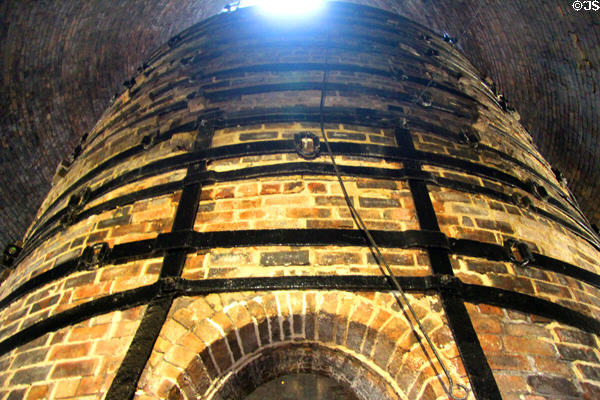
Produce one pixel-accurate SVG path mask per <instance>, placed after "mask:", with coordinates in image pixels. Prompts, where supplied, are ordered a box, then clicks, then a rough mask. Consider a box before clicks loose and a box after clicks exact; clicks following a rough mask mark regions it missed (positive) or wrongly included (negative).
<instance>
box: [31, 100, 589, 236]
mask: <svg viewBox="0 0 600 400" xmlns="http://www.w3.org/2000/svg"><path fill="white" fill-rule="evenodd" d="M260 111H261V113H259V114H257V112H256V111H254V112H253V113H251V114H248V113H243V112H242V113H238V114H239V116H238V117H237V118H235V117H231V118H228V119H222V120H220V121H217V122H216V123H218V126H215V128H216V129H221V128H225V127H230V126H238V125H239V126H243V125H248V124H253V123H259V122H260V123H269V122H273V123H275V122H282V121H288V120H289V121H312V122H317V121H318V118H319V114H318V111H316V110H312V111H311V110H310V109H309V108H302V107H301V108H298V109H290V110H288V111H287V113H286V111H285V110H281V109H273V110H272V111H271V112H269V111H268V110H260ZM244 114H246V115H247V116H246V117H242V116H243V115H244ZM326 114H327V121H328V122H339V123H355V124H362V125H364V124H365V118H367V120H368V121H369V122H370V123H371V124H375V125H379V126H381V127H384V126H388V127H389V126H393V121H396V120H398V119H399V118H400V117H401V116H402V115H398V114H395V113H382V112H376V111H373V110H366V109H365V110H358V109H344V108H342V109H329V110H327V112H326ZM286 115H287V117H286ZM407 118H408V121H409V122H410V123H411V124H413V123H414V124H416V126H419V127H420V129H425V130H426V131H432V132H433V133H434V134H436V135H440V136H443V137H447V138H454V139H456V134H454V133H452V132H450V131H448V130H446V129H444V128H442V127H437V126H435V125H431V124H426V123H423V122H422V121H413V120H412V119H411V118H410V116H407ZM195 126H196V123H195V122H190V123H186V124H183V125H180V126H176V127H173V128H171V129H170V130H169V131H167V132H165V133H163V134H161V135H159V136H158V137H157V139H156V141H157V142H156V143H160V142H162V141H165V140H169V139H170V138H171V137H172V136H173V135H174V134H176V133H179V132H189V131H193V130H194V129H195ZM260 143H264V142H260ZM267 143H268V142H267ZM338 143H340V142H338ZM341 144H344V143H343V142H341ZM244 145H246V146H248V145H249V147H248V150H247V151H248V152H250V153H248V154H252V155H260V154H259V153H258V152H257V150H256V149H253V143H246V144H244ZM354 145H356V144H354ZM359 146H360V145H359ZM369 146H370V148H365V149H362V150H359V153H360V152H362V155H364V154H367V153H365V152H366V151H368V150H371V149H373V148H375V147H385V146H373V145H369ZM238 148H239V146H238ZM482 148H486V149H487V150H490V151H494V153H495V154H496V155H499V156H501V157H502V158H504V159H505V160H507V161H509V162H511V163H514V164H516V165H518V166H519V167H521V168H524V169H526V170H527V171H528V172H529V173H532V174H534V175H535V176H536V177H537V178H538V179H541V180H543V181H544V182H545V184H547V185H549V186H551V187H553V189H554V190H556V191H557V192H558V193H561V190H560V188H558V187H557V186H556V185H555V184H554V183H553V182H551V181H549V180H548V179H547V178H545V177H544V176H542V175H541V174H539V172H537V171H536V170H534V169H533V168H531V167H529V166H528V165H526V164H524V163H522V162H520V161H519V160H516V159H515V158H514V157H512V156H510V155H508V154H505V153H503V152H500V151H498V150H495V149H491V148H488V147H486V146H482ZM223 149H225V150H224V152H225V154H226V155H227V156H229V157H236V156H241V155H243V154H241V153H239V151H237V152H236V151H235V150H236V149H235V147H232V146H225V147H223V148H217V149H215V150H216V152H217V153H218V152H219V151H220V152H223ZM286 150H287V152H290V151H294V148H293V145H290V143H288V144H287V147H285V148H283V149H282V152H286ZM339 150H342V152H339V154H342V155H343V154H345V153H344V152H343V151H344V149H339ZM141 151H143V146H142V145H137V146H134V147H132V148H130V149H127V150H125V151H123V152H121V153H119V154H116V155H115V156H113V157H111V158H109V159H108V160H106V161H104V162H102V163H101V164H99V165H98V166H96V167H95V168H94V169H92V170H90V171H89V172H87V173H86V174H85V175H84V176H83V177H81V178H80V179H78V180H77V181H76V182H74V183H73V184H71V185H70V186H69V187H68V188H67V189H65V190H64V191H63V193H62V194H61V195H59V196H58V197H57V198H56V199H55V200H54V201H53V203H52V204H51V205H49V206H48V208H47V209H46V211H45V212H44V213H43V214H42V216H41V217H40V218H39V219H38V220H37V222H36V223H35V224H34V226H33V228H32V234H30V235H29V237H30V238H32V237H33V236H34V234H35V231H36V230H38V226H39V225H40V224H41V223H42V221H45V219H46V217H47V215H48V213H49V212H50V211H51V210H52V209H53V208H54V207H55V206H56V204H58V202H59V201H61V200H62V199H64V198H65V197H66V196H67V195H68V194H69V193H71V192H73V191H74V190H75V189H76V188H78V187H80V186H82V185H83V184H84V183H85V182H88V181H89V180H90V179H92V178H93V177H95V176H97V175H98V174H99V173H101V172H102V171H104V170H105V169H107V168H111V167H113V166H115V165H118V164H119V163H120V162H122V161H124V160H125V159H127V158H129V157H131V156H133V155H136V154H138V153H139V152H141ZM211 151H212V150H210V151H209V153H206V154H203V155H200V156H201V157H202V156H204V157H205V158H206V159H211V158H212V157H214V155H213V154H210V152H211ZM269 151H270V152H272V151H273V149H270V150H269ZM420 153H422V154H424V155H425V160H426V159H427V158H428V154H432V153H423V152H420ZM267 154H271V153H267ZM354 155H356V152H355V154H354ZM359 155H360V154H359ZM370 155H371V154H370ZM383 155H384V157H385V156H386V155H385V153H384V154H383ZM198 156H199V155H196V156H195V158H196V159H198ZM371 156H376V157H381V156H382V155H381V154H377V152H375V153H374V154H372V155H371ZM413 156H414V157H417V155H415V154H413ZM186 158H188V160H186ZM448 158H449V157H446V159H448ZM173 159H174V160H172V161H175V160H180V161H181V162H182V163H185V161H188V162H190V161H192V160H189V157H185V155H184V156H177V157H174V158H173ZM161 161H162V160H161ZM161 161H159V162H155V163H152V164H150V165H148V166H146V167H143V169H146V170H147V169H148V167H150V166H152V169H156V168H157V167H159V166H160V165H161V164H160V163H161ZM437 161H438V162H439V161H440V160H439V159H438V160H437ZM171 163H172V164H177V163H175V162H171ZM466 165H468V164H466ZM475 165H477V164H475ZM464 166H465V164H463V165H462V166H461V167H462V168H464ZM455 167H457V166H455ZM471 167H472V166H469V169H468V170H467V171H466V172H471V171H472V168H471ZM487 168H488V169H489V167H487ZM491 170H494V169H491ZM496 171H497V170H496ZM140 172H141V171H140ZM480 174H481V173H480ZM124 175H125V176H127V175H128V174H124ZM506 175H507V174H505V176H506ZM139 176H144V175H143V174H142V173H140V174H139ZM483 176H485V172H484V173H483ZM130 178H131V177H130ZM513 179H514V180H516V182H518V184H517V187H520V188H521V189H523V190H525V191H528V192H530V193H531V194H532V195H535V193H533V192H532V190H531V188H530V186H529V185H528V184H527V183H525V182H520V181H519V180H518V179H517V178H513ZM509 183H510V184H514V182H509ZM561 196H562V197H563V199H564V200H566V201H567V202H569V204H571V205H572V206H573V207H575V209H576V210H577V207H576V205H574V204H572V202H571V201H570V199H569V198H568V196H564V195H562V193H561ZM549 200H550V201H551V203H552V204H554V205H555V206H557V207H561V209H562V211H563V212H566V213H569V211H568V210H566V209H565V208H564V206H562V204H561V203H560V202H558V201H556V200H555V199H552V198H550V199H549ZM47 222H48V221H46V222H45V223H44V224H45V225H47ZM584 224H585V223H584Z"/></svg>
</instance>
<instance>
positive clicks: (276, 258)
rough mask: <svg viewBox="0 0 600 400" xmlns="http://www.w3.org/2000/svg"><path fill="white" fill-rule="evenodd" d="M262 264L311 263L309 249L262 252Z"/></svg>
mask: <svg viewBox="0 0 600 400" xmlns="http://www.w3.org/2000/svg"><path fill="white" fill-rule="evenodd" d="M260 264H261V265H265V266H272V265H309V260H308V250H302V251H277V252H268V253H261V255H260Z"/></svg>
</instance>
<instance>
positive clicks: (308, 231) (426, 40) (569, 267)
mask: <svg viewBox="0 0 600 400" xmlns="http://www.w3.org/2000/svg"><path fill="white" fill-rule="evenodd" d="M126 86H127V87H128V88H127V90H125V91H124V92H123V93H122V94H121V95H120V96H118V97H117V98H116V100H115V101H114V103H113V104H112V106H111V107H110V108H109V109H108V110H107V111H106V113H105V114H104V116H103V117H102V118H101V119H100V121H99V122H98V123H97V125H96V126H95V128H94V129H93V130H92V132H91V133H90V134H89V136H87V137H84V138H83V139H82V142H81V145H80V147H79V148H78V149H76V152H75V160H74V161H73V162H72V164H71V165H61V166H59V168H58V169H57V174H56V176H55V179H54V186H53V188H52V190H51V191H50V193H49V194H48V196H47V198H46V200H45V201H44V203H43V204H42V206H41V208H40V210H39V212H38V215H37V218H36V220H35V221H34V222H33V224H32V225H31V227H30V228H29V230H28V232H27V234H26V237H25V243H24V247H23V249H22V251H21V253H20V254H19V256H18V257H17V259H16V262H15V263H14V266H13V269H12V270H11V271H10V273H9V274H8V276H7V277H5V279H4V281H3V283H2V287H1V288H0V354H1V358H0V366H1V367H0V383H1V384H0V386H1V387H2V389H1V390H0V399H2V400H7V399H11V400H13V399H46V398H48V399H96V398H98V399H100V398H106V399H119V400H122V399H128V398H136V399H164V398H167V399H172V400H176V399H243V398H244V397H245V396H246V395H247V394H249V393H250V392H252V391H253V390H254V389H255V388H256V387H257V386H259V385H261V384H262V383H265V382H267V381H269V380H271V379H274V378H276V377H277V376H280V375H285V374H290V373H294V372H314V373H319V374H324V375H327V376H329V377H331V378H332V379H333V380H335V381H337V382H338V383H339V384H340V385H342V386H344V387H346V388H347V389H348V390H351V391H352V392H353V393H355V395H356V396H357V397H358V398H360V399H422V400H434V399H438V400H441V399H448V398H449V395H448V394H447V393H446V392H445V388H447V387H448V383H449V381H448V378H450V379H452V382H453V383H454V385H453V386H452V390H453V395H455V396H457V397H464V396H468V397H467V398H469V399H479V400H489V399H506V400H516V399H520V400H541V399H588V400H591V399H597V398H599V397H600V352H599V347H598V346H599V342H598V340H599V339H598V333H599V332H600V321H599V320H600V291H599V288H600V264H599V262H598V260H599V259H600V252H599V249H600V238H598V236H597V234H596V233H594V231H593V230H592V229H591V228H590V227H589V226H588V224H587V222H586V220H585V218H584V217H583V215H582V213H581V212H580V210H579V209H578V207H577V205H576V203H575V201H574V200H573V198H572V197H571V196H570V194H569V191H568V190H566V188H565V187H564V186H563V185H562V183H561V181H560V179H557V177H556V176H555V175H554V173H553V171H552V169H551V167H550V165H549V164H548V163H547V162H546V161H545V160H544V159H543V158H542V157H541V156H540V154H539V153H538V151H537V150H536V148H535V147H534V146H533V144H532V141H531V137H530V136H529V134H528V133H527V132H526V131H525V129H523V127H522V126H521V125H520V124H519V118H518V115H516V114H515V113H514V112H511V111H510V110H508V109H507V108H506V107H505V104H503V103H502V101H499V99H497V98H496V96H495V95H494V94H493V92H492V91H491V90H490V88H488V86H487V85H486V84H485V83H484V82H483V81H482V79H481V77H480V76H479V74H478V73H477V71H475V70H474V68H473V67H472V66H471V65H470V64H469V62H468V61H467V60H466V59H465V57H464V56H463V55H462V54H461V53H460V52H459V51H458V50H457V49H456V48H454V47H453V46H452V44H451V43H448V42H447V41H445V40H444V39H443V38H441V37H438V36H437V35H436V34H434V33H433V32H432V31H430V30H428V29H427V28H425V27H422V26H419V25H417V24H415V23H413V22H410V21H408V20H406V19H403V18H401V17H399V16H397V15H394V14H390V13H388V12H385V11H382V10H378V9H374V8H368V7H363V6H358V5H350V4H344V3H332V4H330V5H329V6H328V7H327V9H326V10H324V12H323V15H319V16H315V17H314V18H313V19H310V20H304V21H302V22H294V23H289V24H285V25H282V24H279V23H277V22H276V21H273V20H268V19H266V18H265V17H264V16H261V15H259V14H257V13H256V12H255V11H253V10H252V9H240V10H238V11H235V12H231V13H223V14H220V15H217V16H215V17H212V18H210V19H208V20H206V21H204V22H202V23H200V24H198V25H196V26H194V27H192V28H190V29H188V30H186V31H185V32H182V33H180V34H178V35H176V36H175V37H173V38H172V39H171V40H170V41H169V42H168V43H167V44H165V45H164V46H163V47H161V48H160V49H158V50H157V51H156V52H155V53H154V55H153V56H152V57H151V58H150V59H149V60H147V62H146V63H144V65H142V66H141V67H140V68H139V70H138V73H137V74H136V75H135V76H133V77H131V79H130V80H128V81H127V82H126ZM326 139H327V141H328V142H329V145H330V146H331V149H332V150H331V151H332V154H331V156H332V157H333V159H334V160H335V164H336V165H337V168H338V169H339V174H340V177H341V179H342V180H343V182H344V185H345V188H346V190H347V194H348V199H346V198H345V196H344V192H343V191H342V188H341V186H340V183H339V181H338V177H337V176H336V172H335V168H334V166H333V164H332V161H331V159H330V157H329V154H328V153H329V150H328V145H327V143H326V142H325V140H326ZM347 202H350V203H351V204H353V206H354V208H355V209H356V211H357V212H358V213H359V214H360V216H361V218H362V219H363V220H364V224H365V226H366V228H368V230H369V231H370V233H371V234H372V235H373V238H374V239H375V241H376V242H377V243H378V245H379V247H380V249H381V253H382V254H383V257H384V258H385V260H386V261H387V263H388V264H389V265H390V268H391V271H392V273H393V274H394V276H395V277H396V278H397V281H398V283H399V285H400V286H402V288H403V289H404V290H405V291H406V292H407V299H408V301H409V302H410V304H411V305H412V307H413V308H414V310H415V313H416V316H417V317H418V318H419V321H420V322H421V324H422V327H423V329H424V331H425V332H426V333H427V335H428V336H429V337H430V338H431V343H430V344H429V343H428V342H427V341H426V340H424V338H423V337H422V336H419V339H417V336H416V335H415V332H413V330H412V329H411V324H412V325H414V323H415V321H414V318H413V317H409V314H408V313H407V312H408V311H407V308H406V305H405V304H404V303H402V302H399V301H398V292H397V290H396V289H397V288H396V287H394V286H393V285H392V282H391V280H390V279H389V277H386V276H384V275H385V274H383V271H384V269H383V268H382V266H381V265H379V262H378V260H377V259H376V257H375V256H374V249H373V248H370V247H369V245H368V242H367V240H366V238H365V236H364V232H363V231H361V230H360V229H359V227H358V225H357V223H356V221H355V220H354V219H353V216H352V213H351V211H350V208H349V207H348V203H347ZM5 275H6V274H5ZM431 345H432V346H433V347H434V349H435V350H436V352H437V353H438V354H439V360H435V361H433V360H434V358H432V357H433V349H432V348H431ZM444 369H446V371H447V375H446V374H444V373H443V370H444ZM465 389H467V390H468V391H467V392H466V391H465Z"/></svg>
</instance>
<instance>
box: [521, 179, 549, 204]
mask: <svg viewBox="0 0 600 400" xmlns="http://www.w3.org/2000/svg"><path fill="white" fill-rule="evenodd" d="M526 184H527V186H528V187H529V189H530V191H531V192H532V193H533V194H534V195H535V197H537V198H538V199H540V200H547V199H548V197H549V195H548V191H547V190H546V188H545V187H543V186H542V185H540V184H538V183H535V182H534V181H532V180H528V181H527V182H526Z"/></svg>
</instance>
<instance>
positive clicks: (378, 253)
mask: <svg viewBox="0 0 600 400" xmlns="http://www.w3.org/2000/svg"><path fill="white" fill-rule="evenodd" d="M326 43H327V44H328V43H329V31H328V32H327V41H326ZM328 70H329V46H328V45H326V46H325V67H324V70H323V83H322V88H321V102H320V105H319V111H320V112H319V113H320V128H321V136H322V137H323V140H324V142H325V146H326V147H327V153H328V154H329V158H330V159H331V164H332V166H333V169H334V171H335V175H336V177H337V180H338V182H339V184H340V188H341V189H342V193H343V194H344V199H345V200H346V205H347V206H348V209H349V210H350V215H351V216H352V219H353V220H354V222H355V223H356V225H357V226H358V227H359V228H360V229H361V230H362V231H363V233H364V234H365V236H366V237H367V239H368V241H369V244H370V246H369V247H370V248H371V251H373V252H374V255H375V257H376V259H377V262H378V264H379V267H380V268H381V266H382V265H383V266H384V268H385V270H382V272H383V273H384V275H385V276H386V277H387V278H389V279H390V280H391V281H392V283H393V285H394V287H395V288H396V290H397V292H398V293H399V294H400V296H401V298H402V301H400V299H398V297H396V296H394V297H395V298H396V301H398V303H399V305H400V307H401V308H402V309H403V310H404V307H403V305H402V303H404V304H406V307H407V308H408V310H409V312H410V315H411V316H412V317H413V318H414V320H415V321H416V323H417V325H418V327H419V330H420V331H421V335H422V336H423V337H424V338H425V340H426V341H427V343H428V345H429V347H430V348H431V350H432V351H433V354H434V355H435V358H436V359H437V361H438V362H439V364H440V366H441V368H442V370H443V371H444V374H445V375H446V379H448V386H446V385H445V384H444V381H443V380H442V379H441V377H440V376H439V374H438V376H437V378H438V380H439V381H440V384H441V385H442V388H443V389H444V391H445V392H446V394H448V396H450V398H452V399H454V400H465V399H466V398H467V397H468V396H469V392H470V389H468V388H467V387H466V386H465V385H462V384H460V383H459V384H456V386H457V387H459V388H460V389H462V390H463V391H464V392H465V396H464V397H459V396H455V395H454V394H453V392H454V386H455V383H454V381H453V380H452V377H451V376H450V373H449V372H448V369H447V367H446V365H445V363H444V361H443V360H442V358H441V357H440V355H439V353H438V351H437V349H436V347H435V346H434V344H433V342H432V341H431V338H430V337H429V335H428V334H427V332H426V331H425V328H424V327H423V325H422V324H421V321H420V319H419V317H418V316H417V314H416V312H415V310H414V309H413V307H412V305H411V304H410V301H409V300H408V297H407V296H406V292H405V291H404V289H402V286H401V285H400V283H399V282H398V279H397V278H396V276H395V275H394V273H393V271H392V269H391V268H390V266H389V265H388V263H387V262H386V261H385V258H384V257H383V255H382V254H381V251H380V250H379V246H378V245H377V243H376V242H375V239H374V238H373V236H372V235H371V232H370V231H369V229H368V228H367V226H366V225H365V223H364V221H363V220H362V218H361V216H360V214H359V213H358V211H356V209H355V208H354V205H353V204H352V201H351V200H350V196H349V195H348V191H347V190H346V186H345V185H344V181H343V179H342V175H341V173H340V170H339V168H338V165H337V163H336V162H335V158H334V156H333V151H332V150H331V145H330V144H329V140H328V139H327V135H326V134H325V122H324V115H323V109H324V108H325V97H326V93H327V72H328ZM386 272H387V274H386ZM406 319H407V321H408V323H409V325H410V327H411V330H412V331H413V333H414V334H415V337H416V338H417V340H419V342H420V335H419V332H418V331H417V329H416V328H415V325H414V324H413V322H412V321H411V319H410V318H406ZM424 350H425V349H424ZM424 352H425V355H426V356H427V358H428V359H429V361H430V363H431V365H432V367H433V368H434V370H435V366H434V364H433V363H432V362H431V361H432V360H431V358H430V356H429V353H428V352H427V351H424Z"/></svg>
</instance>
